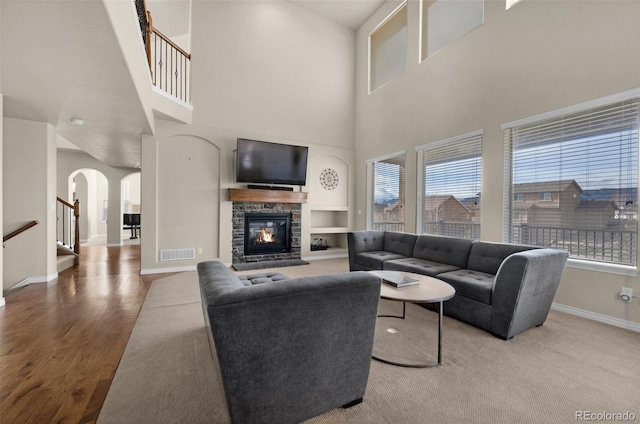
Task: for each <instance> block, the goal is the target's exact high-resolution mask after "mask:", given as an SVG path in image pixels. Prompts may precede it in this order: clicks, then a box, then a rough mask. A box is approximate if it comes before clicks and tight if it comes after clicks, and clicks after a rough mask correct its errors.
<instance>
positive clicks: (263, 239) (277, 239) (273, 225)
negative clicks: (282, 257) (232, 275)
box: [244, 213, 291, 256]
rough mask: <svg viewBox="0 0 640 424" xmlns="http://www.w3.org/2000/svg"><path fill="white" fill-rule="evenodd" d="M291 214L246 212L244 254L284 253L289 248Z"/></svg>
mask: <svg viewBox="0 0 640 424" xmlns="http://www.w3.org/2000/svg"><path fill="white" fill-rule="evenodd" d="M290 231H291V214H288V213H284V214H274V213H247V214H245V216H244V254H245V256H247V255H262V254H266V253H286V252H289V251H290V250H291V234H290Z"/></svg>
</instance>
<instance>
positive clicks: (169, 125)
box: [141, 1, 355, 273]
mask: <svg viewBox="0 0 640 424" xmlns="http://www.w3.org/2000/svg"><path fill="white" fill-rule="evenodd" d="M192 19H193V23H192V46H193V52H192V53H193V61H192V78H191V80H192V91H191V93H192V99H193V124H192V125H184V124H178V123H175V122H169V121H162V120H156V133H155V136H146V135H143V137H142V217H141V219H142V222H143V232H144V236H143V237H142V239H141V249H142V251H141V256H142V269H143V272H144V273H151V272H158V271H167V270H172V269H184V268H189V267H191V268H193V266H194V265H195V264H196V263H197V262H199V261H202V260H206V259H219V260H221V261H223V262H226V263H230V262H231V239H232V234H231V216H232V213H231V206H232V204H231V202H229V201H228V197H227V189H228V188H229V187H239V185H237V184H235V175H234V167H233V166H234V165H233V164H234V161H235V156H234V152H233V151H234V150H235V148H236V139H237V138H238V137H244V138H252V139H258V140H265V141H272V142H280V143H288V144H298V145H306V146H309V147H310V153H309V154H310V159H311V158H312V157H313V156H314V155H327V154H329V155H335V156H338V157H340V158H342V159H343V160H344V161H345V162H347V163H349V165H351V164H352V161H353V141H354V82H355V81H354V69H355V68H354V61H353V58H354V54H355V34H354V33H353V31H350V30H347V29H345V28H343V27H340V26H338V25H336V24H334V23H332V22H330V21H327V20H325V19H323V18H320V17H318V16H317V15H314V14H311V13H309V12H307V11H305V10H303V9H301V8H298V7H296V6H294V5H292V4H289V3H287V2H269V1H260V2H237V1H216V2H194V3H193V18H192ZM195 139H197V141H196V140H195ZM181 147H182V148H181ZM198 152H201V154H200V155H199V156H197V155H198ZM189 157H191V159H192V160H191V161H189V160H188V158H189ZM194 160H198V161H199V162H198V164H197V166H196V168H193V169H192V167H191V165H190V163H189V162H192V164H193V161H194ZM207 162H209V163H207ZM205 165H206V166H208V167H209V169H206V168H205V167H204V166H205ZM194 172H195V173H196V174H197V175H194V174H193V173H194ZM174 176H175V177H177V178H176V180H184V178H191V179H192V180H193V178H196V177H197V176H200V177H201V178H203V181H201V183H200V184H199V185H201V187H200V188H201V189H202V190H203V191H202V193H200V194H199V195H198V199H199V200H197V199H196V200H193V201H192V200H189V199H184V196H183V195H184V193H183V191H184V190H185V187H184V184H175V180H172V178H173V177H174ZM215 178H218V179H217V180H215ZM349 181H353V178H350V179H349ZM212 188H213V190H214V192H211V190H212ZM303 190H306V188H305V187H303ZM349 193H350V194H351V193H352V191H349ZM194 195H195V194H194ZM178 199H183V201H184V202H186V203H187V204H186V205H185V206H184V210H185V214H187V215H188V214H189V213H191V212H195V213H196V214H195V218H194V219H193V220H192V221H191V222H189V223H188V227H189V228H183V227H181V225H182V224H180V225H178V224H172V223H171V221H172V220H174V219H175V218H174V217H175V216H177V215H179V211H176V210H173V209H171V208H173V207H174V206H172V205H171V202H173V201H175V200H178ZM194 202H195V203H194ZM198 202H201V205H202V208H203V210H202V211H199V210H197V209H199V208H200V206H199V203H198ZM215 202H217V204H218V206H217V209H211V208H212V207H213V203H215ZM194 208H195V209H196V210H194ZM207 211H208V212H207ZM203 213H204V215H203ZM308 213H309V211H308V207H306V206H303V233H304V226H305V225H307V226H308V223H306V224H305V215H304V214H306V215H307V216H308ZM169 217H172V218H171V219H169ZM307 222H308V219H307ZM144 228H152V229H155V232H154V233H153V234H150V232H149V231H145V230H144ZM302 243H303V248H304V246H307V245H308V244H309V239H308V234H306V235H304V234H303V240H302ZM185 247H195V248H197V247H203V254H202V255H196V260H193V261H177V262H162V263H161V262H159V260H158V256H159V250H161V249H167V248H185ZM303 255H304V251H303Z"/></svg>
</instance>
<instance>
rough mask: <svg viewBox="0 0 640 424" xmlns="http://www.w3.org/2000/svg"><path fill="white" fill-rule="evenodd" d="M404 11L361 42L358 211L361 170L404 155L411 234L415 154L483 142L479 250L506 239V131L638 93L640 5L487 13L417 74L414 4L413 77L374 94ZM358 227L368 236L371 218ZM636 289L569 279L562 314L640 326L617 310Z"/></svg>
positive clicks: (538, 4) (638, 318)
mask: <svg viewBox="0 0 640 424" xmlns="http://www.w3.org/2000/svg"><path fill="white" fill-rule="evenodd" d="M396 5H397V3H395V2H391V3H387V4H385V5H384V6H383V7H382V8H381V9H380V10H378V12H376V13H375V14H374V16H373V17H372V18H371V19H369V21H368V22H367V23H366V24H365V25H364V26H363V27H362V28H361V29H360V30H359V31H358V33H357V65H356V69H357V70H356V75H357V77H356V93H357V95H356V109H357V115H356V164H357V166H358V169H357V172H356V175H357V183H356V186H357V187H358V191H357V194H356V205H355V207H356V208H357V209H362V210H366V207H365V203H366V196H365V187H366V181H365V175H366V172H365V160H366V159H369V158H374V157H378V156H382V155H385V154H389V153H392V152H395V151H398V150H402V149H404V150H406V152H407V174H406V182H407V192H406V199H407V205H406V212H407V215H406V217H407V222H406V224H407V225H406V228H407V231H412V230H414V229H415V210H416V204H415V199H416V178H415V175H416V154H415V150H414V148H415V147H416V146H418V145H422V144H426V143H430V142H436V141H438V140H442V139H446V138H449V137H453V136H456V135H460V134H465V133H468V132H471V131H475V130H484V131H485V133H484V134H485V135H484V145H483V183H482V186H483V187H482V223H481V224H482V238H483V239H484V240H493V241H500V240H501V237H502V186H503V134H502V131H501V130H500V125H501V124H504V123H507V122H511V121H515V120H517V119H521V118H526V117H529V116H534V115H537V114H540V113H543V112H547V111H551V110H555V109H559V108H562V107H566V106H571V105H574V104H578V103H581V102H584V101H588V100H592V99H598V98H601V97H604V96H607V95H610V94H614V93H618V92H623V91H626V90H629V89H633V88H637V87H640V25H638V22H640V3H638V2H610V1H522V2H520V3H518V4H516V5H515V6H514V7H512V8H511V9H509V10H507V11H506V10H505V4H504V2H502V1H486V2H485V23H484V25H482V26H481V27H479V28H477V29H475V30H473V31H472V32H470V33H469V34H467V35H465V36H464V37H462V38H461V39H460V40H458V41H456V42H454V43H452V44H450V45H448V46H447V47H445V48H444V49H442V50H441V51H439V52H438V53H436V54H434V55H433V56H431V57H429V58H428V59H427V60H425V61H424V62H422V63H419V61H418V58H419V51H418V38H419V32H418V26H419V3H418V2H417V1H410V2H409V44H408V50H409V52H408V59H407V60H408V68H407V72H406V73H405V74H403V75H401V76H400V77H398V78H396V79H395V80H393V81H391V82H389V83H388V84H386V85H384V86H383V87H381V88H380V89H378V90H376V91H375V92H373V93H372V94H370V95H369V94H367V36H368V33H369V32H370V31H371V30H372V29H373V28H375V26H376V25H377V24H378V23H379V22H380V21H381V20H382V19H384V17H385V16H386V14H387V13H389V12H391V11H392V10H393V8H394V7H395V6H396ZM357 227H359V228H364V227H365V217H364V215H362V216H359V217H357ZM622 286H626V287H632V288H634V290H635V292H636V293H638V292H640V279H639V278H637V277H625V276H620V275H613V274H608V273H600V272H593V271H584V270H577V269H571V268H568V269H567V270H566V272H565V275H564V277H563V280H562V283H561V285H560V288H559V291H558V294H557V296H556V299H555V302H557V303H560V304H564V305H569V306H571V307H574V308H579V309H582V310H585V311H588V312H589V313H593V314H600V315H603V316H606V317H613V318H614V319H618V320H623V321H627V322H629V321H630V322H635V323H640V305H639V304H638V303H637V302H634V303H632V304H624V303H622V302H620V301H618V300H617V294H618V293H619V292H620V288H621V287H622Z"/></svg>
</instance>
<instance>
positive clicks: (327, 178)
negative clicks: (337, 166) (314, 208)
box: [320, 168, 339, 190]
mask: <svg viewBox="0 0 640 424" xmlns="http://www.w3.org/2000/svg"><path fill="white" fill-rule="evenodd" d="M338 182H339V178H338V173H337V172H336V171H334V170H333V169H331V168H326V169H325V170H324V171H322V172H321V173H320V185H321V186H322V188H324V189H325V190H335V189H336V188H337V187H338Z"/></svg>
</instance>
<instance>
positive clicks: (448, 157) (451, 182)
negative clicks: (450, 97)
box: [416, 131, 483, 240]
mask: <svg viewBox="0 0 640 424" xmlns="http://www.w3.org/2000/svg"><path fill="white" fill-rule="evenodd" d="M482 135H483V132H482V131H476V132H474V133H469V134H464V135H461V136H458V137H453V138H450V139H446V140H442V141H438V142H435V143H431V144H426V145H424V146H419V147H417V148H416V152H417V157H418V198H417V205H418V210H417V220H418V222H417V229H418V233H420V234H434V235H443V236H451V237H461V238H467V239H472V240H477V239H479V238H480V189H481V186H482Z"/></svg>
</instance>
